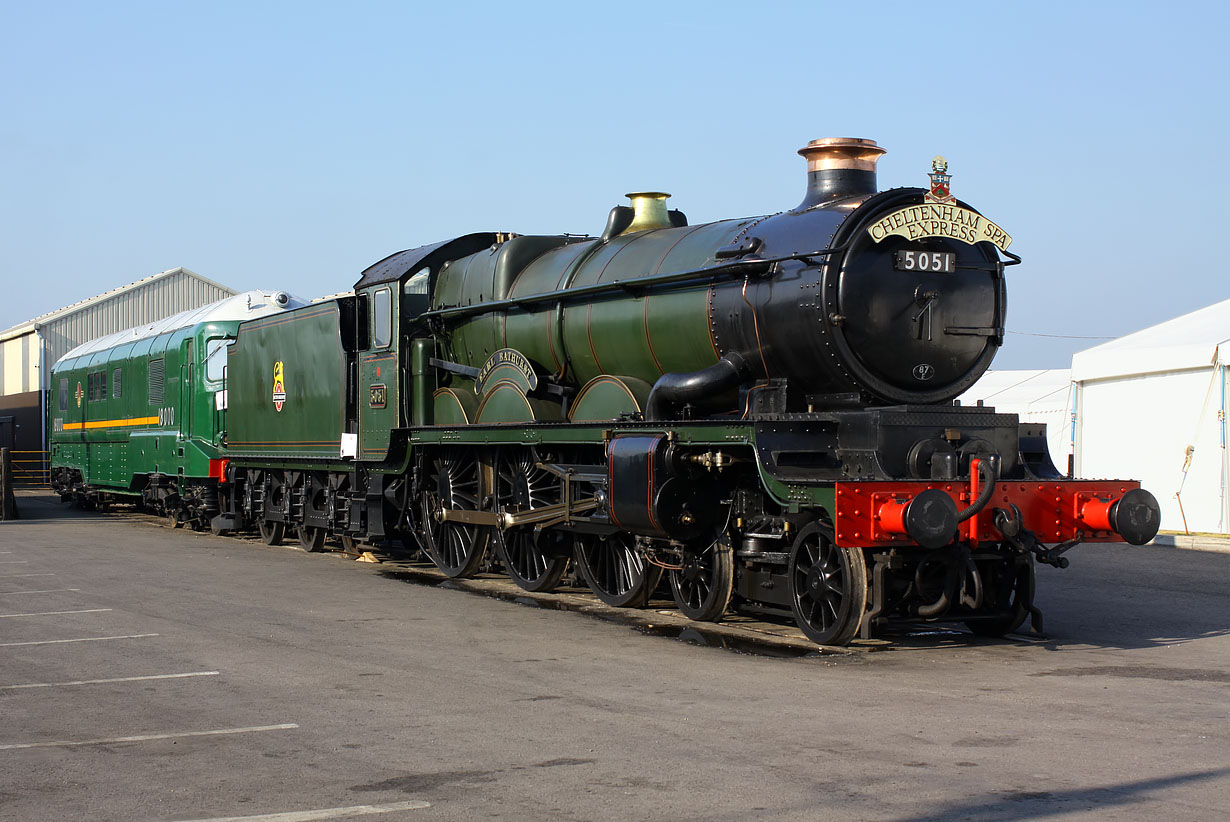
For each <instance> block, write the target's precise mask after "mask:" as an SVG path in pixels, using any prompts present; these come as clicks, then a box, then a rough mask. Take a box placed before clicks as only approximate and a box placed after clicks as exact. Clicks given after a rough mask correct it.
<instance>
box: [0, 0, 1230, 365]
mask: <svg viewBox="0 0 1230 822" xmlns="http://www.w3.org/2000/svg"><path fill="white" fill-rule="evenodd" d="M1226 8H1227V7H1226V5H1225V4H1221V3H1211V2H1210V3H1182V2H1177V3H1170V4H1167V5H1165V6H1159V5H1158V4H1156V3H1134V2H1127V3H1083V2H1067V3H1048V2H1034V3H1029V4H1013V3H987V2H979V3H950V4H944V3H930V4H920V3H905V2H892V1H891V0H881V1H880V2H872V3H858V4H851V3H848V2H842V3H830V2H821V1H820V0H812V2H805V3H804V2H799V3H795V2H782V3H774V2H761V3H723V2H707V3H693V2H659V3H640V2H623V3H618V4H581V3H533V2H523V3H515V4H514V3H468V2H453V3H448V4H443V3H441V4H431V7H426V4H424V5H423V6H420V5H419V4H411V3H392V2H350V3H346V4H344V5H343V4H340V3H338V4H317V3H312V2H295V3H282V2H247V3H232V2H214V3H208V4H191V5H189V4H178V3H166V2H157V3H136V2H123V0H116V2H111V3H97V2H88V3H82V2H62V3H55V4H34V3H24V2H22V3H18V2H13V1H12V0H0V78H3V79H0V174H2V175H3V176H2V177H0V281H2V282H3V285H4V290H3V294H4V297H5V298H4V299H3V300H2V301H0V328H6V327H8V326H11V325H14V324H16V323H19V322H22V321H24V320H26V319H29V318H30V317H32V316H34V315H36V314H39V313H42V312H45V311H48V310H52V309H55V308H58V307H60V306H62V305H65V304H67V303H70V302H73V301H75V300H78V299H82V298H85V297H88V296H91V295H93V294H96V293H98V292H100V291H103V290H106V289H108V288H113V287H115V286H118V285H122V284H124V283H127V282H131V281H132V280H135V279H139V278H140V277H143V276H147V275H149V274H153V273H156V272H158V271H162V270H164V269H167V268H172V267H175V266H180V265H182V266H185V267H187V268H190V269H192V270H194V271H196V272H198V273H200V274H202V275H204V276H206V277H210V278H212V279H215V280H217V281H219V282H221V283H224V284H226V285H228V286H231V287H233V288H238V289H245V288H257V287H260V288H282V289H286V290H288V291H292V292H294V293H297V294H300V295H303V296H309V297H310V296H316V295H320V294H326V293H333V292H336V291H341V290H345V289H347V288H349V287H350V286H351V285H353V283H354V281H355V280H356V279H357V277H358V274H359V272H360V271H361V270H362V269H363V268H365V267H366V266H367V265H369V264H370V263H372V262H374V261H376V260H378V259H380V258H382V257H384V256H386V255H388V254H389V253H391V252H394V251H397V250H400V249H403V248H409V247H413V246H416V245H422V244H424V243H429V242H434V241H437V240H440V239H444V238H447V237H451V236H456V235H458V234H463V233H468V232H470V231H478V230H498V231H516V232H519V233H562V232H571V233H596V232H599V231H601V229H602V227H603V225H604V223H605V220H606V213H607V211H608V209H609V208H610V207H611V206H612V205H615V204H616V203H619V202H623V194H624V193H625V192H628V191H634V190H645V189H651V190H653V189H656V190H664V191H669V192H672V193H673V195H674V197H673V199H672V200H671V204H672V206H673V207H675V208H680V209H682V210H683V211H685V212H686V213H687V214H688V216H689V218H690V219H691V221H692V222H693V223H696V222H702V221H707V220H714V219H720V218H726V217H738V216H747V215H754V214H765V213H772V212H776V211H781V210H783V209H787V208H790V207H792V206H794V205H795V204H797V203H798V201H799V200H800V199H801V198H802V194H803V187H804V183H805V166H804V162H803V160H802V159H801V158H800V157H798V156H797V155H796V154H795V152H796V150H797V149H798V148H799V147H801V146H803V145H804V144H805V143H806V142H807V141H808V140H811V139H814V138H817V137H832V136H858V137H869V138H872V139H875V140H877V141H879V143H880V145H882V146H884V147H885V148H887V149H888V154H887V155H885V157H884V158H883V160H882V161H881V163H880V176H879V179H880V185H881V187H891V186H900V185H925V183H926V173H927V170H928V167H929V164H930V160H931V157H932V156H933V155H935V154H943V155H945V156H946V157H947V158H948V160H949V170H950V172H951V173H952V174H953V189H954V193H955V194H957V195H958V196H959V197H961V198H962V199H965V200H967V201H968V202H970V203H971V204H972V205H974V206H975V207H977V208H978V209H979V210H981V211H982V212H983V213H985V214H986V215H987V216H988V217H989V218H990V219H992V220H995V221H996V222H998V223H999V224H1000V225H1002V226H1004V228H1005V229H1007V230H1008V231H1009V232H1010V233H1012V235H1013V236H1014V238H1015V242H1014V244H1013V246H1012V250H1013V251H1015V252H1017V253H1019V254H1021V255H1022V256H1023V257H1024V259H1025V264H1023V265H1021V266H1018V267H1015V268H1012V269H1009V272H1010V274H1009V312H1008V328H1009V332H1010V333H1009V336H1008V339H1007V342H1006V344H1005V347H1004V349H1003V350H1002V351H1001V353H1000V356H999V358H998V359H997V361H996V365H995V367H998V368H1030V367H1039V368H1042V367H1064V366H1066V365H1067V364H1068V360H1069V358H1070V356H1071V353H1072V352H1073V351H1075V350H1079V349H1080V348H1084V347H1088V346H1089V345H1093V344H1096V342H1098V340H1097V339H1071V337H1089V338H1094V337H1113V336H1118V335H1121V334H1124V333H1128V332H1131V331H1134V330H1137V329H1139V328H1142V327H1145V326H1148V325H1152V324H1155V323H1157V322H1161V321H1163V320H1166V319H1169V318H1171V317H1174V316H1176V315H1179V314H1182V313H1185V312H1187V311H1191V310H1194V309H1196V308H1200V307H1202V306H1205V305H1208V304H1210V303H1213V302H1216V301H1219V300H1223V299H1226V298H1227V297H1230V286H1228V282H1230V280H1228V278H1227V274H1226V271H1225V269H1226V266H1225V263H1224V262H1223V260H1224V259H1225V258H1227V257H1228V256H1230V250H1227V247H1226V244H1227V243H1230V238H1228V237H1227V232H1226V230H1225V226H1226V225H1227V216H1228V214H1227V208H1226V205H1225V200H1224V196H1225V192H1226V190H1227V188H1228V186H1227V184H1228V183H1230V171H1228V169H1230V161H1228V160H1227V151H1226V149H1225V148H1224V147H1223V144H1224V138H1225V136H1226V134H1227V125H1228V123H1227V119H1228V117H1230V116H1228V115H1227V108H1228V107H1227V98H1228V96H1230V95H1227V92H1226V85H1227V82H1228V81H1230V60H1228V59H1227V49H1228V47H1227V45H1226V43H1225V40H1224V33H1225V31H1226V30H1227V28H1230V26H1228V24H1230V13H1228V12H1227V10H1226ZM1035 335H1057V336H1035Z"/></svg>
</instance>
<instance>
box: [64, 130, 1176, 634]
mask: <svg viewBox="0 0 1230 822" xmlns="http://www.w3.org/2000/svg"><path fill="white" fill-rule="evenodd" d="M882 153H883V149H882V148H880V147H879V146H877V145H876V144H875V142H874V141H871V140H861V139H844V138H842V139H829V140H816V141H813V142H811V143H809V144H808V145H807V146H806V147H804V148H803V149H802V150H801V151H800V154H802V155H803V156H804V157H805V159H806V160H807V163H808V185H807V191H806V196H805V198H804V200H803V202H802V203H800V204H799V205H798V206H796V207H794V208H792V209H790V210H788V211H783V212H781V213H779V214H774V215H769V216H760V217H752V218H743V219H732V220H721V221H718V222H712V223H705V224H701V225H689V223H688V220H687V218H686V217H685V216H684V215H683V214H682V213H681V212H679V211H675V210H671V209H669V208H668V207H667V204H666V200H667V197H668V195H666V194H663V193H660V192H642V193H635V194H630V195H628V196H629V198H630V200H631V202H630V204H629V205H627V206H623V205H620V206H616V207H614V208H613V209H611V212H610V214H609V215H608V218H607V222H606V226H605V228H604V230H603V231H602V233H601V234H600V235H599V236H593V237H578V236H574V235H559V236H518V235H516V234H501V233H477V234H469V235H465V236H462V237H457V238H454V239H451V240H447V241H444V242H440V243H435V244H433V245H428V246H423V247H420V248H415V249H411V250H408V251H402V252H400V253H397V254H393V255H391V256H389V257H387V258H385V259H383V260H381V261H380V262H378V263H376V264H374V265H372V266H371V267H369V268H368V269H367V270H365V271H364V272H363V273H362V275H361V277H360V279H359V280H358V282H357V283H356V284H355V287H354V291H353V293H352V294H348V295H345V296H341V297H337V298H334V299H330V300H326V301H321V302H317V303H312V304H306V305H301V306H298V307H292V306H290V305H287V306H285V308H286V310H279V311H275V312H270V313H268V314H267V315H265V316H260V317H256V318H253V319H249V320H247V321H244V322H241V323H239V324H238V325H237V327H236V328H235V329H234V333H233V338H234V339H233V342H231V343H230V344H229V345H228V346H226V347H225V349H224V350H225V364H224V367H223V369H222V371H223V379H222V380H220V381H211V380H209V379H208V378H206V379H205V380H199V379H196V377H195V375H196V374H197V373H198V371H201V370H203V371H204V372H206V373H208V372H209V362H210V360H209V353H208V352H209V350H210V349H209V345H210V342H209V339H211V338H208V336H205V337H202V336H201V334H200V333H199V332H193V333H195V335H196V336H195V337H194V338H193V339H194V340H197V342H196V343H195V348H189V349H188V350H187V352H186V353H183V351H184V349H183V347H182V345H183V344H182V342H178V343H176V344H177V345H179V346H180V348H179V349H178V350H179V351H180V352H181V357H180V358H179V359H176V360H174V361H173V362H171V365H170V366H169V367H171V368H175V367H179V368H180V369H181V373H183V374H185V375H188V376H187V377H185V379H184V380H183V381H181V383H180V388H179V394H178V396H179V398H180V404H179V405H177V406H176V408H178V409H181V410H179V411H178V414H179V417H178V418H172V419H164V418H163V415H161V413H160V415H159V416H158V417H154V416H153V415H149V416H148V418H146V419H144V421H142V418H141V416H140V414H142V413H143V410H132V411H130V412H127V413H130V414H132V416H131V417H126V418H125V419H129V420H131V421H132V424H131V425H126V426H125V427H124V428H123V430H124V431H125V432H126V433H127V435H128V436H127V440H123V441H111V440H109V441H107V442H103V441H102V440H99V439H96V438H94V437H97V435H96V434H94V433H91V432H92V429H91V428H90V427H89V426H90V425H91V423H92V422H94V420H93V417H92V416H91V415H93V414H94V413H95V412H94V405H95V402H99V403H100V404H101V402H105V401H95V400H94V399H93V396H92V395H91V400H90V401H89V402H86V403H85V404H83V405H82V406H80V408H81V409H82V410H81V414H80V415H78V416H79V417H80V420H78V419H77V418H76V417H72V418H71V419H70V417H71V415H69V416H64V417H57V418H56V421H55V424H54V425H53V428H54V433H53V436H52V443H53V449H55V451H56V453H55V456H53V461H54V465H55V467H56V486H57V488H58V489H59V490H60V492H61V493H62V494H63V495H65V496H66V497H67V496H78V497H82V498H86V499H94V500H103V499H108V498H115V497H116V495H123V494H127V495H140V496H141V497H142V498H143V499H144V500H145V501H146V502H147V503H148V504H149V505H152V506H154V507H155V508H157V509H158V510H162V511H164V512H165V513H166V514H167V515H168V516H171V517H173V518H175V519H177V520H181V519H182V520H184V521H187V522H189V523H191V524H193V525H194V526H196V527H204V526H205V525H207V524H208V526H209V527H211V528H212V529H213V530H214V531H215V532H217V533H221V532H225V531H229V530H235V529H245V528H250V527H255V528H257V529H259V531H260V533H261V535H262V537H263V539H264V540H265V541H266V542H269V543H276V542H279V541H280V540H282V539H283V538H284V537H285V536H286V532H287V530H288V529H290V530H292V531H294V532H295V533H296V534H297V537H298V539H299V541H300V543H301V544H302V545H303V546H304V547H305V548H307V549H309V550H316V549H320V548H321V547H323V545H324V543H325V540H326V539H327V538H328V537H329V536H330V535H333V536H336V537H338V538H340V539H342V540H343V541H344V542H346V543H379V542H390V543H391V542H394V541H401V542H402V543H405V544H408V545H412V546H421V548H422V549H423V550H424V551H425V552H426V553H427V554H428V555H429V556H430V558H431V560H432V561H433V562H434V563H435V564H436V565H437V566H438V567H439V568H440V570H442V571H443V572H444V573H445V574H447V575H448V576H451V577H466V576H470V575H473V574H476V573H479V572H480V571H484V570H493V569H495V568H497V567H498V568H501V569H502V570H503V572H505V573H507V574H508V576H509V577H510V578H511V579H512V580H513V581H514V582H516V584H517V585H519V586H521V587H522V588H524V589H526V590H529V591H538V592H541V591H549V590H551V589H552V588H554V587H556V586H557V585H558V584H559V583H560V581H561V579H563V577H564V575H565V574H566V573H568V571H569V569H574V570H575V572H576V574H577V576H579V577H580V578H581V579H583V580H584V582H585V583H586V584H587V585H588V586H589V587H590V589H591V590H592V591H593V592H594V594H595V595H596V596H597V597H599V598H600V599H601V600H603V601H604V602H606V603H608V604H610V605H614V606H619V607H630V606H637V605H643V604H645V603H647V602H648V599H649V597H650V595H651V594H652V593H653V592H654V591H655V590H656V589H657V588H658V586H659V584H660V583H661V581H662V577H663V576H664V575H665V576H667V577H668V578H669V585H670V589H671V592H672V594H673V596H674V599H675V602H676V604H677V606H678V607H679V609H680V610H681V611H682V612H683V613H684V614H685V615H687V616H688V617H690V618H692V619H696V620H718V619H721V618H722V616H723V615H724V614H725V613H727V611H728V610H729V609H730V608H731V607H736V608H741V609H749V610H754V611H757V612H761V613H770V614H773V613H775V614H780V615H784V616H791V617H793V618H794V620H795V621H796V622H797V623H798V625H799V627H800V628H801V629H802V630H803V631H804V633H805V634H806V635H807V636H808V637H810V638H811V639H812V640H813V641H815V642H817V643H820V644H843V643H846V642H849V641H850V640H851V639H853V638H854V637H855V636H856V635H861V636H863V637H870V636H872V635H873V634H874V633H876V632H877V631H880V630H882V629H884V628H886V627H888V626H890V625H892V624H894V623H900V622H917V621H927V622H958V623H964V624H966V625H968V626H969V628H970V629H971V630H973V631H975V632H977V633H980V634H987V635H1000V634H1003V633H1005V632H1008V631H1011V630H1014V629H1015V628H1017V627H1018V626H1019V625H1020V624H1021V623H1022V622H1023V621H1024V620H1025V618H1026V617H1027V616H1028V615H1029V614H1030V613H1031V612H1032V613H1033V614H1035V617H1037V611H1036V609H1035V607H1034V605H1033V596H1034V587H1035V586H1034V564H1035V562H1036V561H1043V562H1048V563H1051V564H1054V565H1058V566H1063V565H1066V564H1067V558H1066V557H1065V556H1063V554H1064V553H1065V552H1066V551H1067V550H1068V549H1070V548H1071V547H1073V546H1074V545H1076V544H1078V543H1080V542H1090V541H1122V540H1127V541H1129V542H1133V543H1136V544H1141V543H1144V542H1147V541H1148V540H1150V539H1151V538H1152V537H1153V536H1154V534H1155V533H1156V531H1157V527H1158V522H1159V513H1158V507H1157V503H1156V501H1155V500H1154V499H1153V498H1152V496H1150V495H1149V494H1148V492H1146V491H1143V490H1141V489H1140V488H1139V485H1138V483H1135V482H1132V481H1088V480H1078V479H1072V478H1069V477H1064V476H1061V474H1060V473H1059V472H1058V471H1057V470H1056V469H1055V467H1054V466H1053V465H1052V463H1051V461H1050V458H1049V456H1048V455H1047V451H1046V445H1045V442H1046V438H1045V431H1044V428H1043V426H1040V425H1028V424H1021V423H1019V421H1018V419H1017V417H1016V416H1015V415H1011V414H997V413H995V412H994V410H993V409H991V408H984V407H961V406H959V405H957V404H954V403H953V399H954V398H955V397H956V396H957V395H959V394H960V393H961V392H962V391H964V390H965V389H966V388H968V387H969V386H970V385H972V384H973V383H974V381H976V380H977V379H978V377H979V376H980V375H981V374H982V373H983V372H984V371H985V370H986V368H987V367H988V366H989V365H990V363H991V360H992V359H993V357H994V356H995V352H996V350H997V349H998V348H999V346H1000V345H1001V344H1002V341H1003V333H1004V317H1005V310H1006V289H1005V276H1004V272H1005V268H1006V267H1007V266H1010V265H1014V264H1016V263H1018V262H1020V260H1019V258H1018V257H1016V256H1015V255H1014V254H1012V253H1011V252H1010V251H1009V250H1008V249H1009V246H1010V245H1011V242H1012V238H1011V237H1010V236H1009V235H1008V234H1007V233H1006V232H1005V231H1004V230H1003V229H1002V228H1001V227H1000V226H998V225H997V224H995V223H993V222H991V221H990V220H988V219H987V218H986V217H985V216H983V215H982V214H981V213H980V212H978V211H976V210H974V209H972V208H971V207H970V206H968V205H966V204H965V203H963V202H961V201H959V200H957V199H956V198H955V197H953V195H952V193H951V191H950V182H951V178H950V175H948V173H947V167H946V163H945V162H944V161H943V158H936V159H935V160H934V161H933V166H932V173H931V184H930V186H929V187H928V188H898V189H892V190H888V191H883V192H881V191H879V190H878V187H877V184H876V172H875V167H876V161H877V159H878V157H879V155H881V154H882ZM225 336H228V335H219V336H218V337H217V338H218V339H222V338H223V337H225ZM177 339H178V338H177ZM184 339H186V336H185V337H184ZM107 350H108V351H117V352H118V349H115V348H108V349H107ZM168 350H169V349H168ZM213 350H214V351H218V350H223V349H222V348H221V347H218V348H216V349H213ZM96 356H101V359H98V360H97V361H95V360H91V361H90V362H89V363H88V364H87V363H85V362H84V361H82V360H81V359H80V358H72V357H69V358H66V359H65V360H63V361H61V363H59V364H57V374H61V372H62V374H63V376H62V379H67V380H68V382H69V383H70V384H71V383H72V382H73V380H74V379H80V377H81V375H83V374H84V375H85V376H86V379H87V381H88V379H89V373H92V372H91V369H96V368H97V369H100V372H101V370H105V368H110V367H111V366H110V360H109V359H107V357H109V356H111V355H96ZM114 356H116V357H118V356H120V355H119V354H118V353H116V354H115V355H114ZM123 356H125V357H127V358H128V359H127V360H126V361H127V362H129V363H131V367H132V368H133V372H134V374H135V375H137V376H136V377H135V379H137V380H140V379H141V377H140V376H139V374H138V373H137V372H139V371H140V370H141V369H145V372H146V373H147V375H148V373H149V369H150V367H151V363H152V362H153V358H154V357H155V354H154V353H152V352H144V353H143V352H141V351H137V350H135V349H134V350H132V351H130V352H128V353H126V354H124V355H123ZM142 357H144V358H145V361H144V362H142V361H141V359H142ZM194 357H195V359H194ZM104 361H105V367H104ZM168 361H170V357H169V355H168ZM167 367H168V366H167V365H166V364H164V365H163V368H164V372H163V373H164V380H165V374H166V373H167V372H166V371H165V369H166V368H167ZM146 381H147V382H149V385H150V386H152V385H153V382H152V377H150V378H148V379H147V380H146ZM151 392H152V388H151ZM162 396H163V397H164V399H165V397H166V394H165V393H164V394H163V395H162ZM151 397H152V393H151ZM149 402H151V403H152V399H150V400H149ZM182 409H187V410H182ZM63 411H64V402H63V401H62V402H61V412H63ZM98 413H99V414H109V413H113V412H111V411H109V410H107V409H106V407H105V406H104V407H102V408H100V410H99V411H98ZM116 413H118V412H116ZM211 413H212V414H213V416H212V417H211V416H210V414H211ZM185 414H187V415H188V420H189V422H188V424H187V425H186V426H184V425H183V423H184V419H185V417H184V415H185ZM207 417H208V418H209V419H210V420H211V421H212V422H210V423H209V424H210V425H213V426H214V428H213V429H210V431H211V433H210V436H209V437H208V438H207V439H208V440H209V443H208V447H205V446H204V444H203V443H201V444H195V445H194V443H196V436H197V435H196V429H195V428H194V426H197V425H200V424H201V422H202V420H203V419H205V418H207ZM78 423H80V426H81V427H74V426H77V425H78ZM121 439H122V438H121ZM151 442H158V443H160V444H159V445H158V446H157V448H158V449H160V450H158V451H157V452H156V453H155V456H156V457H158V459H155V460H153V461H152V462H151V452H150V451H149V450H148V448H149V446H148V445H147V443H151ZM161 443H165V445H162V444H161ZM198 452H199V453H198ZM138 454H139V456H137V455H138ZM167 454H176V455H178V456H179V457H182V459H181V460H180V461H179V462H174V461H173V460H169V459H162V457H163V456H164V455H167ZM102 466H106V467H105V468H103V467H102Z"/></svg>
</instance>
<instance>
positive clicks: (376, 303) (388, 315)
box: [372, 288, 393, 348]
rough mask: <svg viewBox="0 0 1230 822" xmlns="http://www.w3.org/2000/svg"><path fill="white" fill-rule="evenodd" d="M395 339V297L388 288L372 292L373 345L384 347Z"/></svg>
mask: <svg viewBox="0 0 1230 822" xmlns="http://www.w3.org/2000/svg"><path fill="white" fill-rule="evenodd" d="M392 341H393V299H392V294H391V292H390V291H389V289H387V288H378V289H376V292H375V293H374V294H372V347H373V348H384V347H386V346H388V344H389V343H390V342H392Z"/></svg>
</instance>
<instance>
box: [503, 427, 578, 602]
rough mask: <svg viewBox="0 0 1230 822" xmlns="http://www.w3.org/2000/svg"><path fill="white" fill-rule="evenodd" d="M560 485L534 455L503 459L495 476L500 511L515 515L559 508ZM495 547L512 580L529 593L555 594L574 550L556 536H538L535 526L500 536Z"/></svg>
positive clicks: (547, 533) (526, 453)
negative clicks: (536, 509) (521, 512)
mask: <svg viewBox="0 0 1230 822" xmlns="http://www.w3.org/2000/svg"><path fill="white" fill-rule="evenodd" d="M559 482H560V481H559V478H558V477H556V476H555V475H554V474H552V473H550V472H549V471H546V470H544V469H542V468H539V467H538V460H537V456H536V455H535V453H534V452H533V451H529V450H524V451H521V452H518V453H517V454H515V455H514V456H512V457H511V458H501V459H500V461H499V463H498V465H497V466H496V475H495V489H496V490H495V493H496V500H497V505H498V506H499V510H500V511H501V512H505V513H510V514H511V513H517V512H520V511H532V510H534V509H535V508H543V507H546V506H548V505H558V504H559V503H560V501H561V499H562V494H561V492H560V484H559ZM495 544H496V547H497V548H498V549H499V552H500V559H501V560H503V562H504V570H505V571H507V572H508V576H509V577H510V578H511V579H512V581H513V582H515V583H517V585H518V586H519V587H521V588H524V589H525V590H527V591H533V592H539V591H550V590H552V589H553V588H555V587H556V586H557V585H559V581H560V579H561V578H562V577H563V576H564V571H565V570H566V569H567V568H568V559H569V553H571V552H570V550H569V549H570V547H571V546H570V544H569V543H568V541H567V538H566V537H564V536H563V535H562V534H559V533H556V532H552V531H537V532H536V531H535V530H534V527H533V526H532V525H522V526H517V527H513V528H507V529H504V530H502V531H498V532H496V536H495Z"/></svg>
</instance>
